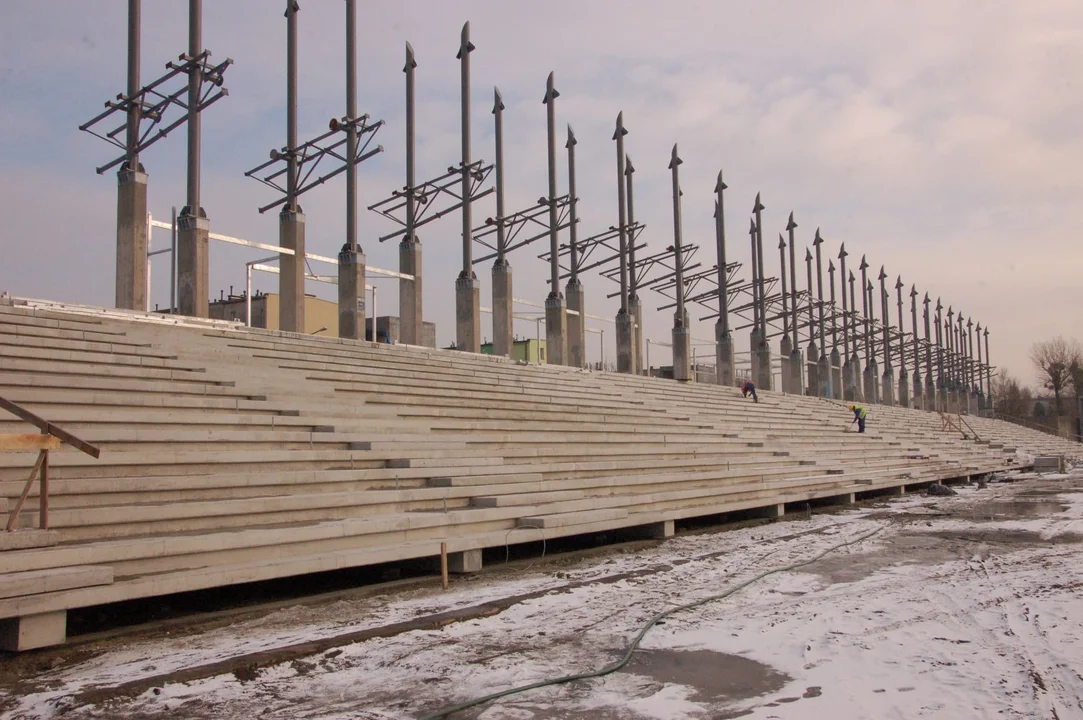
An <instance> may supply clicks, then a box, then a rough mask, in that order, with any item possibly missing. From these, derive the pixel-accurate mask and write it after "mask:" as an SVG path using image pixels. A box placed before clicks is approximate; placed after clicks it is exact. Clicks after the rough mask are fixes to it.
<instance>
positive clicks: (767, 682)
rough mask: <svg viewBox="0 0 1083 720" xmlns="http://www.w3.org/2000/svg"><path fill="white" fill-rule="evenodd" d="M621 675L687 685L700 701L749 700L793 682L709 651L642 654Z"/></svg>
mask: <svg viewBox="0 0 1083 720" xmlns="http://www.w3.org/2000/svg"><path fill="white" fill-rule="evenodd" d="M622 672H631V673H635V674H636V675H645V676H647V677H650V678H652V679H653V680H656V681H658V682H661V683H676V684H680V685H687V686H688V687H691V688H693V689H694V690H695V691H696V699H697V700H701V701H706V700H727V701H729V700H746V699H748V698H754V697H759V696H761V695H766V694H767V693H772V692H776V691H778V690H780V689H782V687H783V686H784V685H786V683H788V682H789V681H790V677H789V676H788V675H786V674H784V673H780V672H778V671H776V670H775V669H774V668H772V667H771V666H769V665H764V664H763V663H759V662H756V661H755V660H750V659H748V658H746V657H742V656H740V655H727V654H725V653H716V652H711V651H710V650H641V651H639V652H636V653H635V654H634V655H632V659H631V661H630V662H629V663H628V664H627V665H626V666H625V667H624V670H623V671H622Z"/></svg>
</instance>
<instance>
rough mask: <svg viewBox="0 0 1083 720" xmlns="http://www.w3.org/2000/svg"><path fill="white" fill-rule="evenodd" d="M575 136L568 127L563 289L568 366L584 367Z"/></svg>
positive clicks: (584, 344) (585, 359) (583, 321)
mask: <svg viewBox="0 0 1083 720" xmlns="http://www.w3.org/2000/svg"><path fill="white" fill-rule="evenodd" d="M575 145H576V140H575V133H574V132H573V131H572V126H571V125H569V126H568V142H567V143H565V145H564V147H565V148H567V150H568V258H569V264H570V266H571V276H570V277H569V278H568V284H567V286H566V287H565V288H564V294H565V296H566V297H567V302H568V310H571V311H574V312H569V313H568V315H567V317H568V365H570V366H572V367H580V368H581V367H585V366H586V364H587V336H586V315H585V313H586V306H585V303H584V294H583V284H582V283H580V282H579V224H578V223H579V214H578V213H579V211H578V206H579V198H578V197H576V194H575Z"/></svg>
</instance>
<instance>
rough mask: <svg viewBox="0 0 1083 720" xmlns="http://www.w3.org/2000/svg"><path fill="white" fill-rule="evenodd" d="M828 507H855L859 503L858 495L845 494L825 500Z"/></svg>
mask: <svg viewBox="0 0 1083 720" xmlns="http://www.w3.org/2000/svg"><path fill="white" fill-rule="evenodd" d="M825 500H826V501H827V504H828V505H853V504H854V503H855V502H857V493H843V494H842V495H832V496H831V497H829V498H825Z"/></svg>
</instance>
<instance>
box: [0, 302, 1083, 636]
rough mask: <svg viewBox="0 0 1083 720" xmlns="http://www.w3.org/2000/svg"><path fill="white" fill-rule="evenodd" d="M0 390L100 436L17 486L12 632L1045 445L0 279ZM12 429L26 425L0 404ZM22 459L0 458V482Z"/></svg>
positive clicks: (760, 502)
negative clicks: (122, 302) (37, 481)
mask: <svg viewBox="0 0 1083 720" xmlns="http://www.w3.org/2000/svg"><path fill="white" fill-rule="evenodd" d="M0 397H5V398H7V399H8V400H10V401H12V402H15V403H17V404H19V405H21V406H23V407H24V408H26V409H28V410H30V411H31V412H33V413H36V414H37V415H40V416H41V417H43V418H45V419H47V420H48V421H49V422H51V423H53V424H55V425H57V426H59V427H62V428H64V429H65V430H67V431H68V432H71V433H72V434H74V435H76V436H78V437H79V438H81V439H83V440H85V441H87V442H91V443H93V444H95V445H97V446H99V447H101V449H102V454H101V457H100V458H99V459H97V460H95V459H94V458H91V457H88V456H86V455H84V454H81V453H77V452H74V451H70V450H65V449H62V450H58V451H53V452H52V454H51V458H50V475H49V477H50V492H49V498H50V503H49V507H50V511H49V524H50V528H49V529H48V530H35V529H33V528H36V527H37V521H38V517H37V511H38V510H37V509H38V504H37V503H38V497H37V487H36V486H35V487H34V488H33V490H32V491H31V494H30V497H29V499H28V501H27V505H26V506H24V511H23V512H22V514H21V515H20V518H19V519H20V527H21V528H22V529H20V530H17V531H16V532H13V533H6V534H4V536H3V537H0V575H2V576H3V577H4V579H5V580H6V581H8V582H6V583H4V587H5V590H4V591H3V592H0V642H2V643H3V644H4V645H5V646H6V647H9V648H15V649H23V648H28V647H34V646H40V645H45V644H53V643H57V642H62V641H63V639H64V617H65V614H66V611H67V610H68V609H70V608H76V607H85V606H92V605H98V604H103V603H109V602H115V601H119V600H125V599H131V598H139V597H150V596H157V595H164V594H169V593H174V592H180V591H186V590H194V589H202V588H208V587H215V586H221V585H230V584H237V583H243V582H250V581H255V580H263V579H271V578H278V577H287V576H292V575H301V574H305V573H311V572H318V571H323V570H333V569H338V568H344V567H353V566H360V565H369V564H375V563H381V562H387V561H394V560H405V559H411V558H419V557H430V556H434V555H437V554H438V553H439V552H440V544H441V543H442V542H444V543H446V545H447V549H448V551H449V552H450V553H451V555H450V557H449V560H450V563H451V567H452V569H453V570H458V571H471V570H475V569H477V568H478V567H479V566H480V560H481V555H480V551H481V549H483V548H486V547H496V546H501V547H502V546H504V545H505V543H509V542H510V543H517V542H528V541H534V540H537V539H539V538H540V537H545V538H547V539H548V538H553V537H559V536H564V535H575V534H582V533H589V532H596V531H605V530H613V529H618V528H637V529H638V530H640V531H642V532H644V533H647V534H651V535H654V536H665V535H667V534H670V533H672V531H673V522H674V521H676V520H680V519H684V518H691V517H698V516H707V515H713V514H718V513H723V512H729V511H735V510H742V509H750V508H763V511H764V512H765V513H767V514H771V515H777V514H779V513H781V512H783V511H784V506H785V505H786V504H787V503H795V502H804V501H809V500H814V499H817V498H835V499H839V500H841V501H852V499H853V498H854V496H855V495H856V494H858V493H866V492H869V493H871V492H876V491H886V490H890V489H900V490H901V489H902V488H904V487H905V486H907V485H919V484H923V483H929V482H937V481H941V480H949V479H954V478H959V477H968V476H971V475H977V474H982V473H988V472H991V471H995V470H1000V469H1005V468H1010V467H1020V466H1023V465H1025V464H1026V461H1025V459H1022V456H1020V455H1017V454H1016V453H1015V448H1018V449H1019V450H1021V451H1023V450H1025V451H1028V452H1030V451H1031V450H1030V448H1032V447H1033V448H1034V449H1036V450H1038V451H1040V452H1043V453H1044V452H1051V451H1052V450H1051V449H1052V448H1054V447H1060V445H1059V444H1058V443H1056V442H1054V441H1056V440H1057V439H1056V438H1051V437H1050V436H1045V435H1042V434H1041V433H1034V432H1033V431H1028V430H1026V429H1025V428H1020V427H1017V426H1014V425H1008V424H1005V423H1001V422H999V421H988V420H983V421H982V423H981V428H980V429H979V428H978V426H977V425H976V424H975V429H976V430H978V432H979V433H980V434H981V439H979V440H963V439H961V438H959V437H957V436H956V435H955V434H952V433H947V432H944V431H943V430H942V429H941V428H940V419H939V417H938V416H937V415H936V414H935V413H922V412H919V411H914V410H905V409H900V408H883V409H881V408H879V407H875V408H872V409H871V417H870V426H869V432H868V433H866V434H864V435H858V434H856V433H849V432H845V431H844V430H845V428H846V426H847V425H848V424H849V420H850V416H849V414H848V413H847V412H846V410H845V408H844V407H841V406H839V405H838V404H836V403H832V402H829V401H824V400H820V399H817V398H807V397H799V396H785V395H780V394H776V393H769V392H764V393H762V394H761V400H760V403H759V404H755V405H754V404H752V403H751V402H750V401H749V400H746V399H744V398H742V397H741V395H740V393H739V391H737V390H736V389H734V388H722V387H717V386H704V385H683V384H678V383H674V382H672V381H666V380H659V379H654V378H643V377H632V376H625V375H616V374H608V373H590V372H584V371H579V370H572V369H569V368H559V367H537V366H533V367H523V366H518V365H516V364H513V363H510V362H508V361H506V360H504V359H502V358H492V357H488V356H479V355H469V354H463V353H454V352H447V351H436V350H429V349H424V348H414V347H402V346H387V345H374V344H370V343H364V342H353V341H341V340H337V339H333V338H322V337H312V336H299V335H291V334H285V333H277V332H272V331H259V330H249V329H245V328H239V327H236V326H233V325H230V324H228V323H221V322H201V321H179V322H178V321H174V320H171V319H163V318H161V317H153V316H145V315H141V314H135V313H121V312H118V311H102V310H99V309H94V308H86V307H63V306H57V305H51V304H47V303H23V302H19V301H15V302H9V303H6V304H5V303H3V302H0ZM971 422H972V423H976V422H977V421H976V419H971ZM14 432H28V429H27V425H26V424H25V423H23V422H21V421H19V420H18V419H16V418H9V417H0V434H3V433H14ZM1029 433H1033V434H1034V435H1038V436H1040V437H1031V436H1030V434H1029ZM1065 445H1071V444H1068V443H1065ZM1080 447H1081V446H1079V445H1075V448H1080ZM1061 452H1062V453H1065V452H1066V453H1069V454H1071V453H1072V452H1077V451H1076V450H1061ZM34 459H35V456H34V455H33V454H30V453H18V452H14V453H4V454H0V503H4V502H6V501H8V500H13V499H15V498H18V496H19V494H20V493H21V492H22V489H23V484H24V482H25V479H26V475H27V473H28V470H29V468H30V467H31V466H32V465H33V463H34ZM0 509H5V508H0Z"/></svg>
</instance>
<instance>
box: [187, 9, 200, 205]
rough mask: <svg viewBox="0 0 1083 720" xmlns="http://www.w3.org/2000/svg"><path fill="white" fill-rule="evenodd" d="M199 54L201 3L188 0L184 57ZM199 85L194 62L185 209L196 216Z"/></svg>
mask: <svg viewBox="0 0 1083 720" xmlns="http://www.w3.org/2000/svg"><path fill="white" fill-rule="evenodd" d="M202 52H203V0H188V57H189V58H191V59H192V60H195V59H196V58H197V57H199V55H200V53H202ZM202 85H203V66H202V64H200V63H196V64H194V65H193V66H192V70H191V72H189V73H188V208H189V212H190V213H191V214H192V215H193V216H195V217H199V216H200V215H201V213H200V206H199V156H200V152H199V151H200V124H199V89H200V87H201V86H202Z"/></svg>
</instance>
